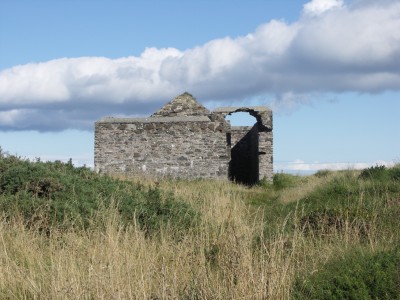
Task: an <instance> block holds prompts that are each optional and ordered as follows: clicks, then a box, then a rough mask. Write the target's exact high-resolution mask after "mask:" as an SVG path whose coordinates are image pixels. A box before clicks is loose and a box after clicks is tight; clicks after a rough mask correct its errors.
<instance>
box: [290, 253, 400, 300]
mask: <svg viewBox="0 0 400 300" xmlns="http://www.w3.org/2000/svg"><path fill="white" fill-rule="evenodd" d="M399 296H400V250H399V248H397V249H396V250H392V251H385V252H380V253H377V254H364V253H361V252H360V251H355V252H349V253H348V254H347V255H346V256H344V257H343V258H339V259H337V258H335V259H333V260H332V261H329V262H328V263H327V264H326V265H324V266H323V268H322V269H321V270H317V271H316V272H315V273H314V274H312V275H311V276H309V277H306V278H299V279H297V281H296V283H295V285H294V292H293V299H307V300H308V299H327V300H330V299H332V300H333V299H366V300H368V299H371V300H373V299H399Z"/></svg>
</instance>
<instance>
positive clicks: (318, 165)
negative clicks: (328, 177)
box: [274, 159, 395, 173]
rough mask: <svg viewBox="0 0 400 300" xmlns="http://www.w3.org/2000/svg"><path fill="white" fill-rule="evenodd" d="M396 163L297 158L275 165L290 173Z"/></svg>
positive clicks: (350, 168)
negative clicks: (324, 160)
mask: <svg viewBox="0 0 400 300" xmlns="http://www.w3.org/2000/svg"><path fill="white" fill-rule="evenodd" d="M394 165H395V162H393V161H382V160H379V161H375V162H356V163H354V162H352V163H346V162H331V163H322V162H312V163H308V162H305V161H303V160H301V159H297V160H295V161H292V162H285V163H277V164H275V165H274V170H276V171H283V172H288V173H313V172H316V171H318V170H332V171H339V170H361V169H366V168H369V167H372V166H386V167H392V166H394Z"/></svg>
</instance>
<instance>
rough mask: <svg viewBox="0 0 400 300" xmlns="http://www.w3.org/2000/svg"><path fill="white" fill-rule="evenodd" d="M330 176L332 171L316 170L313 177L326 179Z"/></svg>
mask: <svg viewBox="0 0 400 300" xmlns="http://www.w3.org/2000/svg"><path fill="white" fill-rule="evenodd" d="M330 174H332V171H330V170H318V171H317V172H316V173H315V174H314V176H315V177H318V178H323V177H328V176H329V175H330Z"/></svg>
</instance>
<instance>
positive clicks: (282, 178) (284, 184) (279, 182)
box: [273, 173, 299, 190]
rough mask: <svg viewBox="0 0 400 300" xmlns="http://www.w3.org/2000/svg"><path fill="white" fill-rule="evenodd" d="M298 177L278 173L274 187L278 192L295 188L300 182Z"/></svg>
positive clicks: (275, 176)
mask: <svg viewBox="0 0 400 300" xmlns="http://www.w3.org/2000/svg"><path fill="white" fill-rule="evenodd" d="M298 180H299V179H298V178H297V176H294V175H291V174H285V173H276V174H274V177H273V185H274V187H275V189H277V190H283V189H285V188H288V187H293V186H295V185H296V182H298Z"/></svg>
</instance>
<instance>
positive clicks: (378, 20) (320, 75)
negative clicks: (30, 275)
mask: <svg viewBox="0 0 400 300" xmlns="http://www.w3.org/2000/svg"><path fill="white" fill-rule="evenodd" d="M378 2H379V3H378ZM378 2H377V1H375V2H374V1H368V0H363V1H360V0H355V2H352V4H347V5H345V4H344V2H343V1H342V0H312V1H310V2H309V3H307V4H305V5H304V8H303V14H302V15H301V16H300V18H299V20H298V21H296V22H293V23H290V24H289V23H286V22H284V21H278V20H272V21H270V22H268V23H265V24H262V25H261V26H259V27H258V28H257V29H256V30H255V31H254V32H252V33H249V34H247V35H246V36H240V37H236V38H228V37H226V38H221V39H216V40H212V41H209V42H208V43H206V44H204V45H201V46H198V47H194V48H192V49H187V50H185V51H182V50H179V49H175V48H166V49H157V48H147V49H145V50H144V51H143V53H142V54H141V55H140V56H131V57H123V58H118V59H109V58H105V57H80V58H60V59H55V60H51V61H48V62H42V63H31V64H26V65H20V66H15V67H12V68H9V69H5V70H2V71H0V129H1V130H7V129H9V130H18V129H20V130H23V129H36V130H63V129H66V128H78V129H91V128H92V126H93V122H94V120H96V119H98V118H99V117H101V116H104V115H112V114H113V115H148V114H150V113H152V112H153V111H154V110H156V109H157V108H159V107H161V106H162V105H164V104H165V103H166V102H167V101H169V100H170V99H171V98H173V97H174V96H175V95H177V94H179V93H182V92H184V91H189V92H191V93H192V94H194V95H195V96H196V97H197V98H198V99H199V100H200V101H210V100H211V101H218V102H219V103H221V102H224V101H229V103H230V104H232V103H234V102H235V101H237V102H240V101H243V99H250V98H252V97H254V98H256V97H264V96H265V97H269V98H274V97H275V99H276V100H275V101H274V102H273V106H274V107H275V108H279V107H284V106H286V107H294V106H295V105H296V104H298V103H307V101H308V98H309V95H312V94H313V93H325V92H329V93H335V92H347V91H356V92H364V93H376V92H383V91H386V90H396V91H398V90H400V30H398V29H399V28H400V3H399V2H398V1H389V0H387V1H378ZM261 104H264V103H261Z"/></svg>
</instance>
